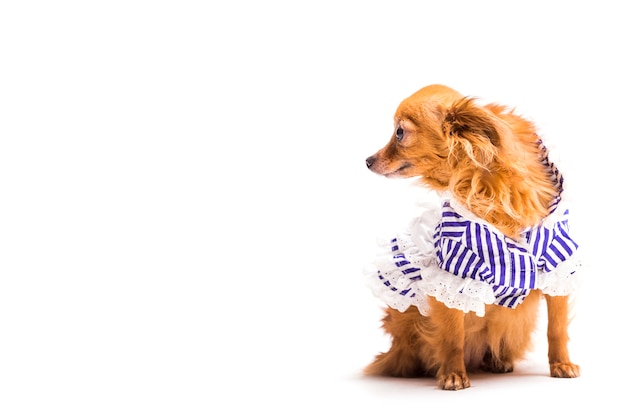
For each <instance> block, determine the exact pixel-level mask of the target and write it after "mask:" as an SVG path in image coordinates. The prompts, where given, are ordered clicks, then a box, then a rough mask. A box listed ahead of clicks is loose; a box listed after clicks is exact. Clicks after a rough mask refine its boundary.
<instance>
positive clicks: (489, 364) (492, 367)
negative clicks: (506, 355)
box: [480, 358, 513, 374]
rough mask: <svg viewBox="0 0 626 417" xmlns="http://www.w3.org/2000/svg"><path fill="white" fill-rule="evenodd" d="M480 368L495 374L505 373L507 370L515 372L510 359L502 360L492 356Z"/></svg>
mask: <svg viewBox="0 0 626 417" xmlns="http://www.w3.org/2000/svg"><path fill="white" fill-rule="evenodd" d="M480 368H481V369H482V370H483V371H486V372H491V373H494V374H505V373H507V372H513V364H512V363H511V362H509V361H500V360H497V359H495V358H492V359H491V360H489V361H484V362H483V363H482V364H481V365H480Z"/></svg>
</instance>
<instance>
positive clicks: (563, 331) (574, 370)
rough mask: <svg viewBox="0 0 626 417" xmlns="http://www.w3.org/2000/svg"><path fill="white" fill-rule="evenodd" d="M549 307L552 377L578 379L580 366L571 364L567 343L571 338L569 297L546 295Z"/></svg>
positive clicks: (549, 349) (549, 350)
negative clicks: (569, 329) (568, 330)
mask: <svg viewBox="0 0 626 417" xmlns="http://www.w3.org/2000/svg"><path fill="white" fill-rule="evenodd" d="M546 301H547V305H548V360H549V361H550V376H553V377H556V378H576V377H577V376H579V375H580V368H579V367H578V365H575V364H573V363H572V362H570V359H569V352H568V349H567V342H568V340H569V336H568V334H567V328H568V326H569V297H568V296H549V295H546Z"/></svg>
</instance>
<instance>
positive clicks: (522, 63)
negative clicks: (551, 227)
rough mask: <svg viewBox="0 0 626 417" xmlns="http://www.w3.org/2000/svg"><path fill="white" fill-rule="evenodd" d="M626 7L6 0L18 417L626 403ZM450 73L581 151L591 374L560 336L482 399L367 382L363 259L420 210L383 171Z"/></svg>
mask: <svg viewBox="0 0 626 417" xmlns="http://www.w3.org/2000/svg"><path fill="white" fill-rule="evenodd" d="M220 3H223V4H220ZM554 3H556V2H554ZM226 4H228V5H226ZM621 16H622V14H621V8H618V5H617V3H616V2H611V1H602V0H600V1H597V0H596V1H593V2H591V1H573V2H568V3H562V4H561V3H559V5H558V6H556V5H552V3H547V2H540V1H526V2H496V1H476V2H463V1H449V2H432V1H431V2H426V1H404V2H402V1H385V2H361V3H356V2H343V1H334V2H330V1H316V2H286V1H285V2H280V1H266V2H252V1H241V2H228V3H227V2H201V1H197V2H191V1H176V2H173V1H161V2H148V1H134V0H129V1H108V2H99V3H97V4H96V3H95V2H79V1H75V2H72V1H59V2H42V1H40V2H35V1H23V2H4V3H2V5H0V63H1V65H0V75H1V76H0V414H2V415H6V416H20V415H50V414H52V412H57V411H58V412H60V413H61V412H62V413H63V415H66V416H70V415H81V416H84V415H89V416H96V415H107V416H109V415H118V416H119V415H129V416H137V415H176V416H195V415H246V414H250V415H252V414H255V415H257V414H259V413H261V412H271V413H278V415H283V414H287V413H290V414H292V415H319V414H320V413H327V414H328V415H339V414H345V413H346V412H349V413H351V414H355V415H356V414H357V413H360V412H363V411H368V412H380V413H389V412H403V413H406V412H408V413H410V414H411V413H416V414H417V413H419V412H420V411H423V410H441V411H444V410H445V411H450V412H454V411H456V410H463V411H464V412H466V413H468V414H470V415H473V414H478V413H482V412H483V410H485V409H486V408H487V407H495V408H496V409H498V408H503V407H506V409H507V410H509V409H510V407H511V404H518V405H516V406H515V407H517V408H518V409H519V411H520V412H523V411H524V410H527V409H529V408H531V407H533V408H536V407H537V405H538V404H540V403H542V404H543V406H542V409H543V410H546V411H548V410H549V411H555V412H556V411H559V412H563V413H566V412H569V411H573V410H579V409H581V407H583V406H585V405H589V402H588V399H589V398H595V399H596V400H595V401H597V402H596V403H595V404H594V407H597V409H600V410H602V409H605V408H606V409H610V408H612V403H614V402H616V401H617V398H614V397H612V396H611V395H612V394H611V393H610V387H614V386H619V382H620V378H621V375H622V374H623V373H624V366H623V363H622V362H621V361H620V353H621V352H619V351H618V350H617V347H616V346H619V343H618V342H617V337H618V335H619V333H620V332H621V331H622V330H623V324H622V322H621V318H622V317H623V313H622V311H621V308H620V305H619V298H620V296H621V294H620V292H621V291H620V290H621V285H620V286H617V287H613V286H612V285H613V283H615V284H616V285H617V283H621V281H622V280H623V278H624V273H623V271H622V270H621V269H620V268H619V264H620V259H621V257H622V254H621V253H620V252H619V251H618V246H617V245H616V244H615V243H614V240H615V239H619V236H620V235H621V232H623V228H624V227H623V224H622V222H620V221H619V218H618V216H619V214H618V213H619V210H620V206H619V204H620V203H619V199H618V197H617V196H616V197H612V198H611V199H609V198H608V197H609V196H610V195H614V194H615V193H613V191H619V190H620V189H622V188H623V185H622V184H621V182H622V180H623V173H622V166H623V162H622V161H621V159H622V158H621V150H622V149H623V146H622V143H621V142H622V141H623V140H624V139H625V138H624V136H625V135H624V133H623V130H622V128H621V125H622V119H623V97H624V93H625V85H624V81H623V74H624V73H625V72H626V68H625V65H624V63H623V53H622V52H623V42H622V39H624V35H626V33H625V30H624V29H623V25H622V23H623V22H622V19H621ZM430 83H443V84H447V85H449V86H451V87H453V88H455V89H457V90H459V91H460V92H462V93H464V94H467V95H472V96H476V97H479V98H481V99H484V100H486V101H494V102H500V103H503V104H507V105H511V106H515V107H516V108H517V110H518V111H519V112H520V113H522V114H524V115H527V116H528V117H530V118H531V119H533V120H534V121H535V122H536V123H537V124H538V125H539V126H540V127H541V130H542V132H543V134H544V138H545V141H546V142H547V143H548V144H549V145H551V146H552V150H553V155H554V156H555V157H558V158H559V159H561V160H562V166H561V167H562V170H563V171H564V172H565V174H566V176H567V177H566V179H567V180H568V182H569V184H570V189H569V192H570V195H571V197H572V208H571V211H572V221H571V227H572V233H573V235H574V236H575V237H576V239H577V240H578V241H579V243H580V244H581V246H582V247H583V249H584V251H585V254H586V272H585V273H586V283H585V286H584V288H583V291H581V294H580V296H579V297H578V304H577V317H576V319H575V321H574V322H573V324H572V330H571V336H572V343H571V345H570V348H571V353H572V358H573V360H574V361H576V362H578V363H579V364H580V365H581V367H582V372H583V376H582V377H581V378H579V379H577V380H555V379H551V378H549V377H548V376H547V375H548V373H549V370H548V366H547V358H546V355H547V350H546V349H547V348H546V346H545V342H544V340H543V339H544V337H543V333H544V327H541V326H540V334H539V337H538V339H537V346H536V349H535V351H534V353H533V355H531V356H530V357H529V359H528V361H527V362H525V363H523V364H521V365H520V366H519V367H518V369H517V371H516V372H514V373H513V374H508V375H503V376H489V375H479V376H476V377H475V378H474V379H473V387H472V388H470V389H468V390H464V391H462V392H457V393H443V392H439V391H437V390H436V389H435V388H434V387H435V383H434V381H432V380H408V381H406V380H386V379H382V380H381V379H366V378H362V377H361V376H360V374H359V372H360V370H361V368H362V367H363V366H365V365H366V364H367V363H368V362H369V361H370V360H371V358H372V357H373V356H374V355H375V354H376V353H377V352H379V351H381V350H384V349H385V348H386V347H387V343H388V340H387V339H386V337H385V336H384V335H383V334H382V333H381V331H380V329H379V322H378V320H379V318H380V315H381V311H380V305H379V304H378V302H377V301H376V300H375V299H374V298H373V297H372V295H371V294H370V293H369V291H368V290H367V289H366V288H365V286H364V284H363V282H362V268H363V266H364V265H365V264H366V263H367V262H369V261H370V259H371V257H372V256H373V254H374V253H375V252H376V251H377V247H376V238H377V236H380V235H381V234H382V235H384V233H385V232H386V231H393V230H395V228H396V227H400V226H403V225H404V223H405V222H406V220H407V219H408V217H410V216H411V211H412V205H413V203H414V202H415V201H416V200H417V199H419V197H420V195H421V194H420V193H421V191H420V190H419V189H416V188H415V187H414V186H412V185H411V184H410V183H408V182H405V181H393V180H387V179H384V178H379V177H376V176H375V175H374V174H372V173H370V172H368V171H367V169H366V168H365V163H364V160H365V158H366V157H367V156H369V155H370V154H372V153H374V152H375V151H376V150H377V149H379V148H380V147H382V146H383V145H384V143H385V142H386V141H387V140H388V138H389V137H390V135H391V132H392V128H393V126H392V116H393V113H394V111H395V109H396V106H397V105H398V103H399V102H400V100H402V99H403V98H405V97H407V96H408V95H410V94H411V93H413V92H414V91H415V90H417V89H418V88H420V87H422V86H424V85H427V84H430ZM607 203H608V204H607ZM616 264H617V265H616ZM614 266H616V267H614ZM537 401H541V402H539V403H538V402H537ZM517 408H516V409H517ZM217 410H220V411H219V413H218V411H217ZM473 410H475V411H476V412H475V413H473ZM513 411H515V410H513Z"/></svg>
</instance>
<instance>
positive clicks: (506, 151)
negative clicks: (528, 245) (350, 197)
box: [365, 85, 580, 390]
mask: <svg viewBox="0 0 626 417" xmlns="http://www.w3.org/2000/svg"><path fill="white" fill-rule="evenodd" d="M394 121H395V127H394V133H393V135H392V137H391V140H390V141H389V143H388V144H387V145H386V146H385V147H384V148H382V149H381V150H379V151H378V152H376V153H375V154H374V155H372V156H370V157H369V158H367V160H366V163H367V166H368V168H369V169H370V170H372V171H373V172H375V173H377V174H381V175H384V176H387V177H400V178H407V177H419V179H420V181H421V183H422V184H423V185H425V186H426V187H429V188H431V189H434V190H438V191H449V192H450V193H451V194H452V196H453V197H454V198H455V199H456V200H457V201H459V202H461V203H462V204H463V205H464V206H465V207H466V208H467V209H468V210H470V211H471V212H472V213H474V214H475V215H477V216H478V217H480V218H482V219H484V220H486V221H488V222H489V223H491V224H493V225H494V226H495V227H497V228H498V229H499V230H500V231H501V232H502V233H504V234H505V235H507V236H509V237H512V238H518V237H519V236H520V234H521V232H522V230H523V229H525V228H527V227H529V226H534V225H537V224H539V223H540V222H541V220H542V219H543V218H545V217H546V216H547V215H548V206H549V204H550V203H551V201H552V200H553V198H554V196H555V195H556V193H557V191H556V190H555V185H554V184H553V183H552V181H551V180H550V173H549V172H547V171H546V168H545V167H544V166H543V165H542V163H541V161H540V158H539V157H538V146H537V141H538V135H537V133H536V129H535V126H534V125H533V124H532V123H531V122H530V121H528V120H526V119H524V118H522V117H520V116H518V115H516V114H514V113H513V112H512V111H510V110H509V109H507V108H505V107H503V106H500V105H496V104H487V105H483V106H481V105H479V104H478V103H477V101H476V100H474V99H472V98H468V97H464V96H462V95H461V94H459V93H458V92H457V91H455V90H453V89H451V88H448V87H446V86H443V85H430V86H427V87H424V88H422V89H421V90H419V91H417V92H416V93H415V94H413V95H412V96H410V97H409V98H407V99H406V100H404V101H402V102H401V104H400V106H399V107H398V109H397V111H396V114H395V118H394ZM541 296H542V295H541V294H540V293H539V292H538V290H533V291H531V293H530V294H529V295H528V296H527V297H526V299H525V300H524V302H523V303H522V304H521V305H519V306H518V307H517V308H515V309H509V308H506V307H500V306H497V305H487V306H486V312H485V315H484V317H478V316H477V315H476V314H474V313H472V312H470V313H467V314H464V313H463V312H462V311H461V310H456V309H452V308H448V307H446V306H445V305H444V304H442V303H440V302H438V301H436V300H435V299H434V298H431V299H430V304H431V311H430V315H429V316H423V315H421V314H420V312H419V311H418V309H417V308H416V307H414V306H411V307H409V309H408V310H407V311H405V312H402V313H401V312H399V311H397V310H394V309H392V308H387V310H386V316H385V318H384V319H383V328H384V329H385V330H386V332H387V333H389V334H390V335H391V337H392V343H391V347H390V349H389V351H388V352H386V353H381V354H379V355H378V356H377V357H376V358H375V360H374V361H373V362H372V363H371V364H370V365H369V366H368V367H367V368H366V369H365V373H366V374H368V375H385V376H398V377H414V376H436V378H437V379H438V385H439V387H440V388H442V389H445V390H458V389H463V388H467V387H469V386H470V381H469V378H468V375H467V372H468V371H472V370H477V369H482V370H486V371H489V372H496V373H502V372H511V371H512V370H513V365H514V363H515V362H516V361H518V360H519V359H521V358H523V357H524V355H525V353H526V352H527V351H528V350H529V349H530V345H531V336H532V333H533V331H534V329H535V323H536V319H537V313H538V307H539V300H540V298H541ZM545 298H546V301H547V307H548V343H549V345H548V346H549V347H548V359H549V363H550V375H551V376H553V377H560V378H574V377H577V376H579V373H580V371H579V367H578V365H575V364H573V363H571V362H570V359H569V353H568V348H567V343H568V333H567V328H568V324H569V317H568V314H569V313H568V309H569V303H568V297H567V296H547V295H546V296H545Z"/></svg>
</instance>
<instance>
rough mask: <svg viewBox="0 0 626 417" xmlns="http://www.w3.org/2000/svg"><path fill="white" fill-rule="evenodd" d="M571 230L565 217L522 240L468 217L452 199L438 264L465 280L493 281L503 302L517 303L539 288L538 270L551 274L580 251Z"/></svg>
mask: <svg viewBox="0 0 626 417" xmlns="http://www.w3.org/2000/svg"><path fill="white" fill-rule="evenodd" d="M565 214H567V211H566V212H565ZM568 229H569V228H568V223H567V219H565V220H562V221H560V222H557V223H556V224H555V225H554V227H553V228H546V227H536V228H533V229H530V230H528V231H526V232H525V233H524V234H523V239H522V241H521V242H516V241H515V240H513V239H511V238H508V237H506V236H504V235H502V234H500V233H498V232H496V231H494V230H493V229H492V228H491V227H489V226H488V225H486V224H480V223H476V222H473V221H470V220H467V219H465V218H463V217H462V216H461V215H460V214H458V213H457V212H456V211H455V210H454V209H453V208H452V207H451V206H450V203H449V202H447V201H446V202H444V203H443V209H442V220H441V223H439V225H438V226H437V227H436V229H435V235H434V244H435V253H436V255H437V260H438V266H439V267H440V268H441V269H443V270H445V271H447V272H449V273H451V274H454V275H456V276H459V277H461V278H464V279H468V278H469V279H473V280H479V281H482V282H486V283H488V284H489V285H491V286H492V288H493V290H494V296H495V298H496V303H497V304H499V305H502V306H506V307H514V306H516V305H517V304H519V303H520V302H521V301H522V300H523V299H524V297H525V296H526V295H527V294H528V291H529V290H531V289H535V288H537V286H536V278H537V272H538V271H545V272H550V271H552V270H554V269H555V268H556V267H558V266H559V264H561V263H562V262H563V261H565V260H567V259H569V258H570V257H571V256H572V255H573V254H574V252H575V251H576V249H577V248H578V245H577V244H576V242H574V240H572V239H571V237H570V236H569V234H568Z"/></svg>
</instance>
